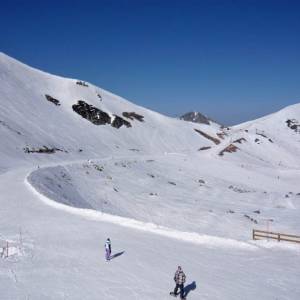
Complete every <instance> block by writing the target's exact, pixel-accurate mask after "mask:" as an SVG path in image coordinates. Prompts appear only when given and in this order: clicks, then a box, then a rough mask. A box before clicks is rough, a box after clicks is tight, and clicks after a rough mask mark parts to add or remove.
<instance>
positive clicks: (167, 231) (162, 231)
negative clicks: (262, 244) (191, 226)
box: [24, 173, 258, 250]
mask: <svg viewBox="0 0 300 300" xmlns="http://www.w3.org/2000/svg"><path fill="white" fill-rule="evenodd" d="M30 174H31V173H29V174H27V176H26V177H25V180H24V183H25V185H26V186H27V187H28V189H29V190H30V191H31V192H32V193H33V194H35V195H36V196H37V197H38V198H39V199H40V200H41V201H42V202H43V203H45V204H46V205H48V206H51V207H53V208H56V209H59V210H63V211H65V212H68V213H71V214H74V215H78V216H81V217H84V218H86V219H89V220H93V221H101V222H107V223H112V224H115V225H119V226H123V227H127V228H132V229H135V230H140V231H145V232H148V233H153V234H158V235H161V236H165V237H168V238H172V239H177V240H180V241H183V242H190V243H193V244H198V245H208V246H213V247H223V248H240V249H244V250H257V249H258V248H257V246H255V245H253V244H250V243H247V242H243V241H238V240H234V239H230V238H223V237H217V236H211V235H205V234H202V235H201V234H199V233H196V232H184V231H179V230H175V229H172V228H168V227H164V226H160V225H157V224H154V223H149V222H142V221H138V220H134V219H130V218H125V217H120V216H116V215H111V214H107V213H103V212H100V211H96V210H92V209H83V208H75V207H71V206H68V205H65V204H62V203H59V202H56V201H54V200H52V199H50V198H48V197H46V196H45V195H43V194H41V193H40V192H38V191H37V190H36V189H35V188H34V186H33V185H32V184H31V183H30V182H29V180H28V177H29V175H30Z"/></svg>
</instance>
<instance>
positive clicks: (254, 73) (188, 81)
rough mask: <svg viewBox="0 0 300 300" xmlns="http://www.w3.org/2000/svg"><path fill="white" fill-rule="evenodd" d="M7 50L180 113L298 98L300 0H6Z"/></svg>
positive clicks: (230, 120)
mask: <svg viewBox="0 0 300 300" xmlns="http://www.w3.org/2000/svg"><path fill="white" fill-rule="evenodd" d="M0 26H1V27H0V28H1V37H0V50H1V51H2V52H4V53H6V54H8V55H10V56H12V57H15V58H16V59H19V60H21V61H23V62H24V63H27V64H29V65H31V66H34V67H37V68H40V69H42V70H45V71H48V72H51V73H54V74H58V75H62V76H67V77H73V78H80V79H83V80H86V81H90V82H92V83H94V84H96V85H98V86H100V87H103V88H105V89H108V90H110V91H112V92H114V93H116V94H119V95H120V96H123V97H125V98H127V99H128V100H130V101H133V102H135V103H137V104H139V105H142V106H145V107H148V108H150V109H153V110H155V111H159V112H161V113H164V114H167V115H170V116H176V115H180V114H182V113H185V112H187V111H191V110H193V111H194V110H195V111H200V112H202V113H204V114H206V115H208V116H210V117H212V118H214V119H216V120H217V121H219V122H221V123H223V124H226V125H231V124H236V123H239V122H242V121H246V120H249V119H254V118H257V117H260V116H262V115H264V114H267V113H270V112H273V111H276V110H278V109H280V108H282V107H284V106H286V105H289V104H293V103H297V102H300V1H289V0H285V1H284V0H282V1H276V0H273V1H267V0H260V1H254V0H253V1H247V0H239V1H231V0H223V1H214V0H210V1H200V0H199V1H191V0H190V1H177V0H161V1H156V0H152V1H143V0H139V1H135V0H110V1H88V0H86V1H56V0H52V1H46V0H45V1H31V0H27V1H14V0H10V1H2V3H1V11H0Z"/></svg>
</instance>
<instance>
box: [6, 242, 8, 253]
mask: <svg viewBox="0 0 300 300" xmlns="http://www.w3.org/2000/svg"><path fill="white" fill-rule="evenodd" d="M6 257H8V241H6Z"/></svg>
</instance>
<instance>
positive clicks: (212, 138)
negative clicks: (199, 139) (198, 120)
mask: <svg viewBox="0 0 300 300" xmlns="http://www.w3.org/2000/svg"><path fill="white" fill-rule="evenodd" d="M194 130H195V131H196V132H198V133H199V134H201V135H202V136H204V137H205V138H207V139H209V140H210V141H212V142H214V143H215V144H216V145H219V144H220V140H219V139H217V138H214V137H212V136H210V135H209V134H207V133H205V132H203V131H201V130H199V129H194Z"/></svg>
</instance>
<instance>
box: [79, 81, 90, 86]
mask: <svg viewBox="0 0 300 300" xmlns="http://www.w3.org/2000/svg"><path fill="white" fill-rule="evenodd" d="M76 84H78V85H81V86H85V87H88V86H89V85H88V84H87V83H85V82H84V81H81V80H78V81H76Z"/></svg>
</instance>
